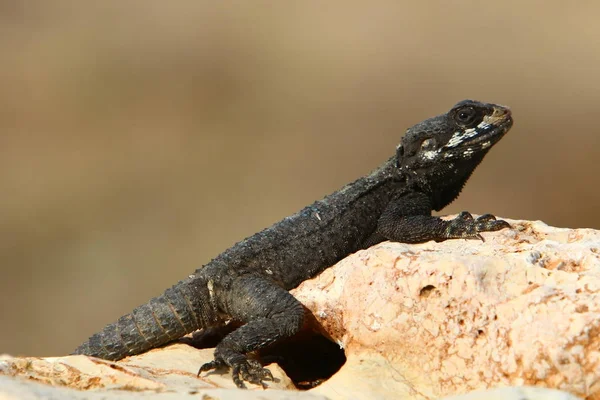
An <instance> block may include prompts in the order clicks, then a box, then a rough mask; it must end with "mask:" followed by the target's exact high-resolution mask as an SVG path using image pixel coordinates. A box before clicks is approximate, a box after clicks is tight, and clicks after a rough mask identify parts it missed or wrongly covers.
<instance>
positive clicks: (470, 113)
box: [454, 107, 477, 125]
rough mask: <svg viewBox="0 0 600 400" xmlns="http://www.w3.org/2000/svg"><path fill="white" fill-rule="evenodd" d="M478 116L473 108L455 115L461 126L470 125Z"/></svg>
mask: <svg viewBox="0 0 600 400" xmlns="http://www.w3.org/2000/svg"><path fill="white" fill-rule="evenodd" d="M476 116H477V112H475V110H474V109H473V108H471V107H465V108H461V109H460V110H458V111H457V112H456V114H454V119H455V120H456V122H458V123H459V124H461V125H469V124H471V123H472V122H473V121H474V120H475V117H476Z"/></svg>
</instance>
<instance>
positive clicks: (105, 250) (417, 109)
mask: <svg viewBox="0 0 600 400" xmlns="http://www.w3.org/2000/svg"><path fill="white" fill-rule="evenodd" d="M216 3H217V2H204V1H185V2H166V1H147V0H145V1H142V0H139V1H114V2H94V1H73V2H66V1H53V2H52V1H41V0H40V1H26V2H25V1H14V2H6V1H2V2H0V51H1V52H0V60H1V62H0V89H1V92H0V93H1V96H0V193H2V195H1V196H0V260H1V268H2V275H1V279H0V305H1V314H0V324H1V327H2V329H0V353H1V352H9V353H12V354H26V355H34V354H35V355H57V354H64V353H67V352H69V351H71V350H72V349H73V348H74V347H76V346H77V345H78V344H79V343H80V342H82V341H83V340H84V339H86V338H87V337H88V336H89V335H90V334H92V333H94V332H95V331H97V330H99V329H100V328H102V327H103V326H104V325H105V324H106V323H109V322H112V321H114V320H115V319H116V318H117V317H119V316H120V315H122V314H123V313H125V312H128V311H130V310H131V309H132V308H133V307H134V306H136V305H138V304H140V303H142V302H145V301H146V300H148V299H149V298H150V297H151V296H153V295H157V294H159V293H161V292H162V291H163V290H164V289H165V288H166V287H168V286H170V285H172V284H174V283H175V282H177V281H178V280H179V279H181V278H183V277H185V276H186V275H187V274H189V273H191V272H192V271H193V270H194V269H195V268H196V267H198V266H200V265H201V264H202V263H204V262H206V261H208V260H209V259H210V258H211V257H212V256H215V255H216V254H218V253H219V252H220V251H222V250H224V249H226V248H227V247H228V246H229V245H231V244H232V243H234V242H235V241H238V240H240V239H242V238H244V237H245V236H247V235H249V234H252V233H254V232H255V231H257V230H259V229H262V228H264V227H266V226H268V225H270V224H271V223H273V222H275V221H277V220H278V219H280V218H282V217H284V216H286V215H288V214H290V213H292V212H295V211H296V210H298V209H299V208H301V207H303V206H304V205H306V204H308V203H309V202H311V201H313V200H315V199H317V198H320V197H322V196H324V195H326V194H328V193H329V192H331V191H334V190H336V189H338V188H339V187H340V186H342V185H343V184H345V183H347V182H348V181H350V180H352V179H354V178H356V177H358V176H360V175H362V174H364V173H367V172H369V171H370V170H371V169H373V168H374V167H376V166H377V165H378V163H380V162H381V161H383V160H384V159H386V158H387V157H388V156H389V155H391V154H392V153H393V151H394V147H395V145H396V143H397V142H398V140H399V139H400V137H401V135H402V134H403V132H404V130H405V129H406V128H407V127H409V126H410V125H412V124H414V123H416V122H418V121H420V120H422V119H424V118H426V117H429V116H433V115H436V114H439V113H442V112H445V111H446V110H447V109H449V107H451V106H452V105H453V104H454V103H455V102H457V101H459V100H461V99H464V98H475V99H480V100H484V101H491V102H498V103H502V104H507V105H510V106H511V107H512V108H513V111H514V116H515V120H516V122H515V126H514V128H513V130H512V131H511V132H510V133H509V135H508V136H506V137H505V139H504V140H503V141H502V142H501V143H500V144H499V145H497V146H496V147H495V148H494V149H493V151H492V152H491V153H490V154H489V155H488V156H487V159H486V161H485V162H484V163H483V164H482V166H481V167H480V168H479V169H478V171H477V172H476V174H475V175H474V176H473V178H472V179H471V182H470V184H469V185H468V186H467V188H466V191H465V192H464V194H463V195H462V196H461V197H460V199H459V200H458V201H457V202H456V203H454V204H453V205H452V206H451V207H450V208H448V209H446V210H444V211H445V212H444V213H452V212H457V211H460V210H463V209H468V210H470V211H472V212H475V213H484V212H493V213H495V214H497V215H500V216H505V217H511V218H526V219H541V220H544V221H545V222H547V223H549V224H553V225H557V226H567V227H595V228H600V210H599V209H598V203H599V202H600V190H599V189H598V186H597V180H598V179H597V174H598V168H597V158H598V156H600V149H599V146H598V144H599V141H600V139H599V135H598V130H599V129H600V128H599V126H600V125H599V123H598V117H599V112H598V105H599V104H600V86H599V85H600V72H599V71H600V24H598V22H597V18H598V15H600V3H598V2H570V3H567V2H559V1H554V2H553V1H543V2H542V1H539V2H533V1H532V2H522V1H503V2H485V3H484V2H479V1H458V2H445V1H443V2H442V1H440V2H420V3H419V5H416V4H417V2H401V1H389V2H388V1H382V2H369V3H368V4H367V2H364V4H363V5H356V4H352V3H351V2H348V1H342V0H339V1H328V2H321V1H305V2H276V1H271V2H263V1H239V2H224V3H219V4H216Z"/></svg>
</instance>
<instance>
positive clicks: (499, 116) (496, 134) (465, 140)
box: [446, 106, 513, 151]
mask: <svg viewBox="0 0 600 400" xmlns="http://www.w3.org/2000/svg"><path fill="white" fill-rule="evenodd" d="M512 124H513V119H512V114H511V111H510V109H509V108H508V107H501V106H497V107H495V108H494V111H493V113H492V114H491V115H486V116H485V117H484V118H483V120H482V121H481V122H480V123H479V125H477V127H475V128H471V129H468V130H466V131H464V132H461V133H460V134H458V135H457V138H456V139H455V140H456V141H458V142H459V143H457V144H456V142H454V143H453V141H452V139H451V140H450V141H449V142H448V144H446V147H456V149H465V148H467V150H468V151H473V150H478V149H487V148H489V147H491V146H492V145H494V144H495V143H497V142H498V141H499V140H500V139H502V137H503V136H504V135H505V134H506V132H508V131H509V130H510V128H511V127H512ZM453 144H454V145H453Z"/></svg>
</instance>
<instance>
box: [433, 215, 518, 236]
mask: <svg viewBox="0 0 600 400" xmlns="http://www.w3.org/2000/svg"><path fill="white" fill-rule="evenodd" d="M504 228H510V224H509V223H508V222H506V221H503V220H501V219H496V217H494V216H493V215H492V214H484V215H481V216H479V217H478V218H477V219H474V218H473V216H472V215H471V214H470V213H468V212H466V211H463V212H461V213H460V214H458V216H457V217H456V218H454V219H453V220H451V221H448V225H447V226H446V229H445V231H444V235H445V238H446V239H480V240H482V241H483V240H484V239H483V236H481V235H480V234H479V232H493V231H499V230H500V229H504Z"/></svg>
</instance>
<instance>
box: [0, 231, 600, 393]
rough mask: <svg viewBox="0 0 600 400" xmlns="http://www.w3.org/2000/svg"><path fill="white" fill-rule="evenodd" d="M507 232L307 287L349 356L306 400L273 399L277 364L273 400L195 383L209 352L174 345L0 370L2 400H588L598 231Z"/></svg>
mask: <svg viewBox="0 0 600 400" xmlns="http://www.w3.org/2000/svg"><path fill="white" fill-rule="evenodd" d="M511 223H512V224H513V226H514V227H515V229H514V230H503V231H501V232H496V233H484V234H483V236H484V237H485V238H486V242H485V243H482V242H479V241H465V240H452V241H447V242H443V243H433V242H430V243H424V244H419V245H406V244H398V243H382V244H380V245H378V246H375V247H373V248H371V249H369V250H365V251H361V252H358V253H357V254H355V255H353V256H350V257H348V258H347V259H345V260H343V261H341V262H340V263H338V264H337V265H336V266H334V267H332V268H329V269H327V270H326V271H325V272H324V273H323V274H321V275H320V276H319V277H317V278H315V279H313V280H311V281H307V282H305V283H303V284H302V285H301V286H300V287H299V288H298V289H297V290H295V291H294V294H295V295H296V296H297V297H298V298H299V299H300V300H301V301H302V302H303V303H304V304H305V305H306V306H307V307H308V308H309V309H310V310H312V312H313V313H314V315H315V316H316V319H317V320H318V321H319V322H320V323H321V324H322V325H323V327H324V328H325V330H326V331H327V332H328V334H329V335H330V336H331V337H332V338H333V339H334V340H336V341H337V342H338V343H339V344H340V345H341V346H343V347H344V348H345V350H346V355H347V357H348V360H347V362H346V364H345V365H344V366H343V367H342V368H341V370H340V371H339V372H338V373H336V374H335V375H334V376H333V377H332V378H331V379H329V380H328V381H326V382H325V383H324V384H322V385H321V386H319V387H317V388H315V389H313V390H310V391H308V392H297V391H292V390H285V391H282V390H281V389H290V388H292V387H293V385H292V384H291V382H290V380H289V379H288V378H287V377H286V376H285V374H284V373H283V372H282V371H281V369H279V368H278V367H277V366H276V365H273V364H272V365H271V366H269V368H270V369H271V371H272V372H273V374H274V375H275V377H276V378H278V382H275V383H270V389H268V390H262V389H260V388H257V387H252V385H250V384H248V386H249V387H251V389H250V390H248V391H244V392H242V391H240V390H238V389H235V388H234V385H233V383H232V381H231V377H230V375H229V374H219V373H210V374H206V375H203V376H201V378H200V379H198V378H196V372H197V370H198V367H199V366H200V365H202V364H203V363H204V362H207V361H209V360H211V359H212V352H213V350H212V349H205V350H196V349H193V348H191V347H189V346H187V345H183V344H175V345H171V346H168V347H166V348H164V349H155V350H152V351H149V352H147V353H145V354H142V355H139V356H134V357H129V358H127V359H125V360H123V361H120V362H118V363H112V362H106V361H102V360H98V359H92V358H88V357H84V356H68V357H57V358H13V357H8V356H5V357H0V375H7V376H0V400H5V399H17V398H18V399H40V398H49V397H53V398H65V399H83V398H90V399H95V398H98V399H100V398H110V397H115V398H123V399H133V398H141V397H147V398H148V397H150V398H157V399H170V398H173V399H175V398H177V399H179V398H188V397H189V398H192V397H193V398H212V399H239V398H244V399H246V398H249V399H252V398H254V399H259V398H261V399H299V400H300V399H319V398H320V399H324V398H325V397H323V396H326V397H327V398H329V399H332V400H333V399H376V398H383V399H386V398H390V399H436V398H440V397H443V396H450V395H458V394H461V393H467V392H470V391H473V390H479V389H486V388H494V387H500V386H519V387H515V388H505V389H497V390H491V391H487V392H481V393H470V394H468V395H466V396H467V397H457V398H453V400H458V399H461V400H462V399H465V400H467V399H469V400H471V399H493V398H503V399H515V400H516V399H531V400H533V399H538V398H545V399H556V400H558V399H564V400H567V399H571V398H573V397H572V396H570V395H568V394H567V393H566V392H557V391H552V392H551V391H544V390H543V389H542V388H539V387H538V388H525V387H522V386H523V385H531V386H541V387H548V388H555V389H562V390H565V391H567V392H570V393H572V394H576V395H578V396H589V397H588V399H592V398H596V397H594V396H600V383H599V377H600V357H599V355H600V348H599V346H598V343H599V341H600V339H599V338H598V335H597V332H598V330H599V325H600V318H599V317H600V294H599V291H600V232H597V231H593V230H589V229H579V230H569V229H557V228H551V227H548V226H546V225H544V224H543V223H541V222H521V221H511ZM306 351H307V352H310V351H311V349H310V348H308V349H306ZM325 361H326V360H324V362H325ZM40 382H41V383H40ZM42 383H46V384H50V385H51V386H50V385H44V384H42ZM74 389H85V391H82V390H74ZM278 389H279V390H278ZM204 396H206V397H204ZM469 396H471V397H469ZM494 396H496V397H494ZM535 396H537V397H535ZM552 396H553V397H552Z"/></svg>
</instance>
